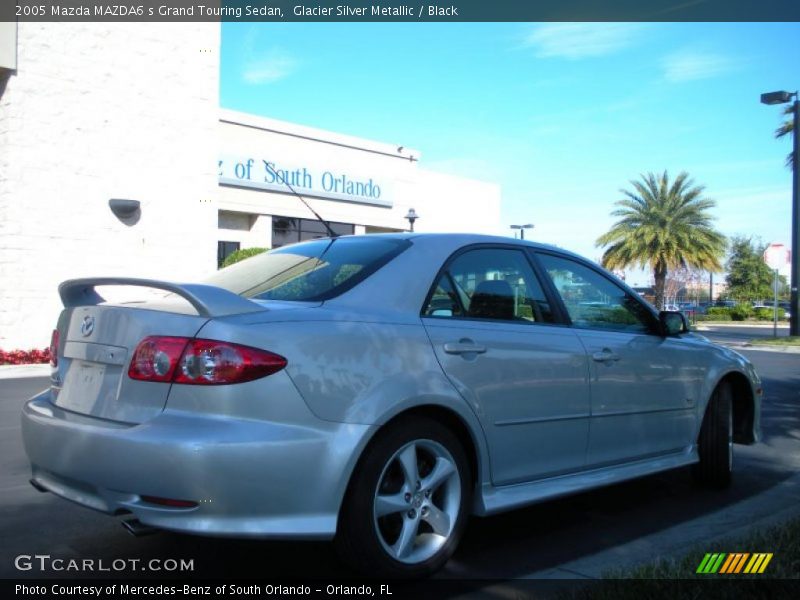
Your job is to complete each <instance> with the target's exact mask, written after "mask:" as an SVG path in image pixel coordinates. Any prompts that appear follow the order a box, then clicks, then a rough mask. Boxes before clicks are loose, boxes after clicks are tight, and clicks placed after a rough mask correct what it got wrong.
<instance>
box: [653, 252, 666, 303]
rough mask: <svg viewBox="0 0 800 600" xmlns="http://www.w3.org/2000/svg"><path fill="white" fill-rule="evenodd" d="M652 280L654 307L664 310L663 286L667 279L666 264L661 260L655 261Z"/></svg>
mask: <svg viewBox="0 0 800 600" xmlns="http://www.w3.org/2000/svg"><path fill="white" fill-rule="evenodd" d="M653 280H654V281H655V292H656V301H655V304H656V309H657V310H664V286H665V284H666V281H667V265H665V264H664V263H663V261H658V262H656V266H655V267H654V268H653Z"/></svg>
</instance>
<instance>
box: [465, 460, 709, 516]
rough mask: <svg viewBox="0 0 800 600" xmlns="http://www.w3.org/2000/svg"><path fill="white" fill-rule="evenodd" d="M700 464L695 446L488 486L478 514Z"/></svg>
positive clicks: (479, 499) (478, 503) (480, 498)
mask: <svg viewBox="0 0 800 600" xmlns="http://www.w3.org/2000/svg"><path fill="white" fill-rule="evenodd" d="M698 460H699V458H698V456H697V448H696V447H695V446H694V445H692V446H690V447H688V448H686V449H685V450H683V451H681V452H678V453H674V454H668V455H665V456H659V457H657V458H649V459H647V460H640V461H636V462H632V463H625V464H621V465H614V466H612V467H603V468H600V469H592V470H590V471H581V472H578V473H572V474H570V475H561V476H558V477H550V478H548V479H539V480H537V481H530V482H526V483H517V484H514V485H505V486H494V485H492V484H491V483H484V484H483V486H482V487H481V489H480V490H479V492H478V497H477V498H476V499H475V509H474V514H476V515H480V516H485V515H491V514H495V513H499V512H503V511H506V510H512V509H514V508H519V507H522V506H526V505H528V504H534V503H536V502H544V501H545V500H552V499H553V498H558V497H560V496H568V495H570V494H576V493H578V492H585V491H587V490H591V489H594V488H599V487H603V486H606V485H613V484H615V483H620V482H622V481H627V480H629V479H636V478H638V477H644V476H645V475H652V474H653V473H659V472H661V471H669V470H671V469H677V468H679V467H684V466H687V465H691V464H693V463H696V462H697V461H698Z"/></svg>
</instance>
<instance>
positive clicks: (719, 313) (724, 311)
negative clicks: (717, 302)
mask: <svg viewBox="0 0 800 600" xmlns="http://www.w3.org/2000/svg"><path fill="white" fill-rule="evenodd" d="M706 316H708V317H724V318H716V319H715V318H711V319H710V320H711V321H728V320H730V318H731V309H730V308H728V307H727V306H710V307H709V308H708V312H707V313H706Z"/></svg>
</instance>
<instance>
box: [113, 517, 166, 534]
mask: <svg viewBox="0 0 800 600" xmlns="http://www.w3.org/2000/svg"><path fill="white" fill-rule="evenodd" d="M122 526H123V527H124V528H125V530H126V531H127V532H128V533H130V534H131V535H132V536H133V537H142V536H144V535H152V534H154V533H158V532H159V531H161V530H160V529H158V528H157V527H150V525H145V524H144V523H142V522H141V521H140V520H139V519H130V520H128V521H123V522H122Z"/></svg>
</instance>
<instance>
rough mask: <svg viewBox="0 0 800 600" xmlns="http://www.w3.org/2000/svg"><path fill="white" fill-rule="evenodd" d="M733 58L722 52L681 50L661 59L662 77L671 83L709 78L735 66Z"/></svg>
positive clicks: (728, 70)
mask: <svg viewBox="0 0 800 600" xmlns="http://www.w3.org/2000/svg"><path fill="white" fill-rule="evenodd" d="M735 66H736V65H735V63H734V62H733V60H731V59H730V58H728V57H727V56H723V55H722V54H715V53H711V52H701V51H694V50H682V51H680V52H675V53H674V54H670V55H669V56H667V57H666V58H664V60H663V61H662V67H663V69H664V79H666V80H667V81H670V82H673V83H680V82H683V81H695V80H698V79H709V78H711V77H716V76H717V75H722V74H724V73H728V72H730V71H732V70H733V69H734V68H735Z"/></svg>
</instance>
